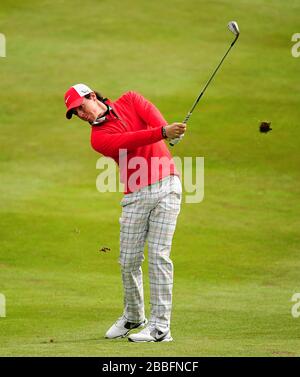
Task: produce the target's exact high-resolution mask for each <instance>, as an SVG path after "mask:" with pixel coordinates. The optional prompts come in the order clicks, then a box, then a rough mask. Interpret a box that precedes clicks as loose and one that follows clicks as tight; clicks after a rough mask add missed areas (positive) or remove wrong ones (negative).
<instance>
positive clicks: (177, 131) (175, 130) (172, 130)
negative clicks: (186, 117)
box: [165, 123, 186, 139]
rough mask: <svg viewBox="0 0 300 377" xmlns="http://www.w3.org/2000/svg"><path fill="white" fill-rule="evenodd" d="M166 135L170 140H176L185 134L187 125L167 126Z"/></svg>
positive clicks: (174, 124)
mask: <svg viewBox="0 0 300 377" xmlns="http://www.w3.org/2000/svg"><path fill="white" fill-rule="evenodd" d="M165 130H166V135H167V137H168V139H176V138H177V137H180V136H181V135H183V134H184V133H185V130H186V124H184V123H172V124H169V125H168V126H165Z"/></svg>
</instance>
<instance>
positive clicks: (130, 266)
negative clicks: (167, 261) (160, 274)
mask: <svg viewBox="0 0 300 377" xmlns="http://www.w3.org/2000/svg"><path fill="white" fill-rule="evenodd" d="M143 260H144V256H141V257H138V258H137V257H129V256H128V255H126V256H125V257H120V258H119V264H120V266H121V270H122V271H123V272H133V271H136V270H138V269H139V268H140V267H141V265H142V263H143Z"/></svg>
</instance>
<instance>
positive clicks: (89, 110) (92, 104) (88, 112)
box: [73, 97, 106, 122]
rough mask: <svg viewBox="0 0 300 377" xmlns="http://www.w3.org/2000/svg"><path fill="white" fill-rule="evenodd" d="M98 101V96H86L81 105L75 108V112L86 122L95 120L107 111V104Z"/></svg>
mask: <svg viewBox="0 0 300 377" xmlns="http://www.w3.org/2000/svg"><path fill="white" fill-rule="evenodd" d="M101 105H102V103H99V101H97V99H96V97H91V98H90V99H87V98H84V99H83V102H82V104H81V105H80V106H77V107H75V108H74V110H73V111H74V114H75V115H77V116H78V117H79V118H80V119H82V120H84V121H85V122H94V121H95V120H96V119H97V117H98V116H99V115H101V113H104V112H105V111H106V106H105V105H103V107H102V106H101Z"/></svg>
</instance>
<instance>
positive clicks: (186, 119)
mask: <svg viewBox="0 0 300 377" xmlns="http://www.w3.org/2000/svg"><path fill="white" fill-rule="evenodd" d="M238 37H239V36H238V35H237V36H236V37H235V39H234V41H233V42H232V43H231V45H230V47H229V49H228V50H227V51H226V54H225V55H224V56H223V58H222V60H221V61H220V63H219V65H218V66H217V68H216V69H215V70H214V72H213V74H212V75H211V77H210V79H209V80H208V81H207V83H206V84H205V86H204V88H203V90H202V92H201V93H200V94H199V96H198V97H197V98H196V100H195V102H194V104H193V106H192V108H191V110H190V111H189V112H188V113H187V115H186V117H185V119H184V121H183V123H185V124H186V123H187V122H188V120H189V119H190V116H191V115H192V113H193V111H194V109H195V107H196V106H197V104H198V102H199V101H200V99H201V97H202V96H203V94H204V92H205V90H206V88H207V87H208V85H209V84H210V82H211V81H212V79H213V78H214V76H215V74H216V73H217V72H218V70H219V68H220V66H221V65H222V63H223V61H224V59H225V58H226V56H227V55H228V53H229V51H230V50H231V48H232V46H233V45H234V44H235V42H236V40H237V39H238Z"/></svg>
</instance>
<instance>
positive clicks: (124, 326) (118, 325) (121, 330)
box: [105, 315, 148, 339]
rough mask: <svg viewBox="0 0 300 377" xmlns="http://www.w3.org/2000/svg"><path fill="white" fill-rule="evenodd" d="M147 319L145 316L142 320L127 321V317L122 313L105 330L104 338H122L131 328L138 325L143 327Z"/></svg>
mask: <svg viewBox="0 0 300 377" xmlns="http://www.w3.org/2000/svg"><path fill="white" fill-rule="evenodd" d="M147 322H148V321H147V319H146V318H145V319H144V321H142V322H139V323H133V322H129V321H128V319H127V318H125V317H124V315H122V317H120V318H119V319H118V320H117V321H116V322H115V323H114V324H113V325H112V326H111V327H110V328H109V329H108V330H107V332H106V334H105V338H108V339H115V338H123V337H124V336H126V335H127V334H128V333H129V331H131V330H133V329H138V328H140V327H144V326H145V325H146V324H147Z"/></svg>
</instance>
